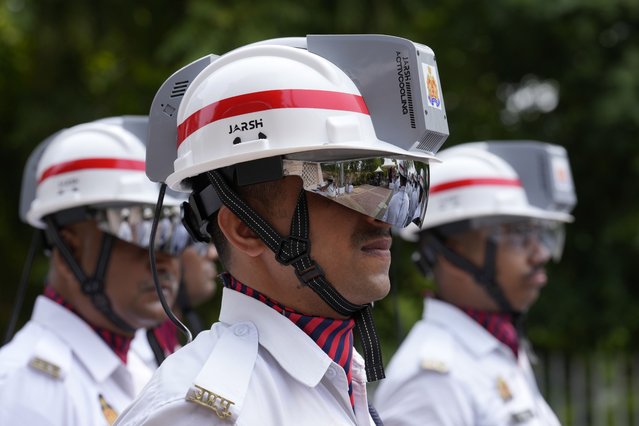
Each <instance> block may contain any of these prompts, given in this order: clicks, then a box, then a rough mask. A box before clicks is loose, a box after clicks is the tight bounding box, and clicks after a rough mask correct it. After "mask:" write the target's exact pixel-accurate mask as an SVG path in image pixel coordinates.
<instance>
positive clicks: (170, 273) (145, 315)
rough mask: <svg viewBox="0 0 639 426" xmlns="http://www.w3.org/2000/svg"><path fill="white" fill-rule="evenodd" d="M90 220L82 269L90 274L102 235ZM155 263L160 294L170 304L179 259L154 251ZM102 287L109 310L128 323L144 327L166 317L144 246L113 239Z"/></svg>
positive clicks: (178, 270) (175, 287)
mask: <svg viewBox="0 0 639 426" xmlns="http://www.w3.org/2000/svg"><path fill="white" fill-rule="evenodd" d="M90 223H91V224H92V226H91V228H90V232H86V233H85V234H84V238H85V240H84V243H83V246H84V247H85V250H86V251H85V254H84V256H83V260H84V261H83V268H84V270H85V271H87V272H88V273H89V274H91V275H92V274H93V271H94V270H95V265H96V262H97V259H98V256H99V253H100V248H101V244H102V236H103V235H104V234H103V233H102V232H101V231H100V230H98V228H97V226H95V223H94V222H90ZM156 263H157V271H158V277H159V279H160V285H161V287H162V290H163V292H164V297H165V298H166V301H167V303H168V304H169V306H173V303H174V302H175V299H176V297H177V290H178V285H179V276H180V266H179V260H178V258H177V257H171V256H169V255H167V254H164V253H160V252H157V253H156ZM104 288H105V292H106V294H107V296H108V298H109V300H110V301H111V306H112V308H113V310H114V311H115V312H116V313H117V314H118V315H119V316H120V317H121V318H122V319H124V320H125V321H126V322H127V323H128V324H130V325H131V326H133V327H135V328H141V327H144V328H148V327H153V326H155V325H157V324H158V323H160V322H162V321H164V320H165V319H166V314H165V313H164V310H163V309H162V304H161V303H160V299H159V297H158V295H157V294H156V291H155V286H154V284H153V278H152V276H151V267H150V262H149V254H148V250H147V249H144V248H141V247H139V246H136V245H134V244H131V243H127V242H125V241H122V240H119V239H117V238H116V239H114V244H113V247H112V251H111V257H110V259H109V264H108V268H107V272H106V277H105V284H104Z"/></svg>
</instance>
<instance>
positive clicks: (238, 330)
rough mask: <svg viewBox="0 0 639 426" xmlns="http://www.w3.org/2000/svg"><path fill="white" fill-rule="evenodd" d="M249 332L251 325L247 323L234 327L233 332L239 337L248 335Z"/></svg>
mask: <svg viewBox="0 0 639 426" xmlns="http://www.w3.org/2000/svg"><path fill="white" fill-rule="evenodd" d="M248 332H249V327H248V325H246V324H241V325H238V326H236V327H233V334H235V335H236V336H238V337H242V336H246V334H247V333H248Z"/></svg>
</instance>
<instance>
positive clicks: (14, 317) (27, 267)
mask: <svg viewBox="0 0 639 426" xmlns="http://www.w3.org/2000/svg"><path fill="white" fill-rule="evenodd" d="M41 239H42V230H40V229H34V230H33V235H32V236H31V244H30V245H29V252H28V254H27V260H26V261H25V262H24V267H23V268H22V276H21V277H20V284H19V285H18V292H17V293H16V300H15V302H14V304H13V311H12V312H11V319H10V320H9V326H8V327H7V332H6V333H5V335H4V341H3V342H2V344H3V345H4V344H6V343H8V342H9V340H11V338H12V337H13V333H14V332H15V329H16V325H17V324H18V317H19V316H20V311H21V309H22V304H23V303H24V296H25V294H26V292H27V287H28V286H29V275H30V274H31V266H32V265H33V259H34V258H35V255H36V251H37V249H38V246H39V245H40V240H41Z"/></svg>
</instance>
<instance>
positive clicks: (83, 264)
mask: <svg viewBox="0 0 639 426" xmlns="http://www.w3.org/2000/svg"><path fill="white" fill-rule="evenodd" d="M147 122H148V119H147V118H146V117H114V118H110V119H108V120H106V121H102V122H92V123H87V124H81V125H78V126H74V127H71V128H69V129H66V130H63V131H60V132H58V133H57V134H55V135H54V136H52V137H51V138H49V139H47V140H46V141H45V142H43V143H42V144H41V145H40V146H39V147H38V148H37V149H36V150H35V151H34V153H33V154H32V156H31V157H30V158H29V161H28V162H27V167H26V168H25V172H24V178H23V187H22V200H21V204H22V206H24V210H22V208H21V217H22V218H23V219H24V220H25V221H27V222H28V223H29V224H31V225H32V226H34V227H36V228H39V229H42V230H43V234H44V235H45V237H46V241H47V245H48V251H49V253H50V262H49V272H48V275H47V279H46V284H45V289H44V294H43V295H41V296H39V297H38V298H37V300H36V303H35V306H34V308H33V314H32V316H31V319H30V321H29V322H28V323H27V324H26V325H25V326H24V327H23V328H22V329H21V330H20V331H19V332H18V333H17V334H16V335H15V337H14V338H13V340H12V341H11V342H10V343H8V344H7V345H6V346H4V347H3V348H2V349H0V424H2V425H17V424H24V425H65V426H68V425H81V426H86V425H107V424H112V423H113V422H114V421H115V417H116V416H117V414H118V413H120V412H121V411H123V410H124V408H125V407H126V406H127V405H128V404H129V403H130V402H131V400H132V399H133V397H134V396H135V395H136V394H137V392H138V391H139V390H140V389H141V388H142V386H143V385H144V384H145V383H146V381H147V380H148V379H149V378H150V377H151V374H152V371H151V370H149V369H148V367H146V366H145V365H144V364H143V363H142V361H141V360H139V359H138V358H137V357H135V356H133V354H130V353H129V351H128V349H129V344H130V342H131V339H132V337H133V335H134V333H135V330H136V329H138V328H143V327H144V328H146V327H152V326H154V325H156V324H158V323H159V322H161V321H162V320H163V319H164V318H165V314H164V311H163V309H162V307H161V304H160V302H159V299H158V296H157V293H156V291H155V286H154V283H153V281H152V279H151V270H150V267H149V261H148V248H147V247H146V246H148V243H147V244H144V246H140V245H139V244H138V241H139V238H138V236H139V233H140V232H141V231H143V230H144V229H145V226H144V225H145V223H146V222H148V221H149V220H150V218H149V217H146V216H145V213H144V212H145V210H146V209H149V208H151V209H152V208H153V205H154V203H155V202H156V201H157V196H158V193H159V191H158V186H157V185H156V184H155V183H153V182H151V181H150V180H149V179H148V178H147V177H146V175H145V173H144V158H145V146H144V143H143V141H142V140H141V138H142V137H144V136H143V135H145V134H146V131H144V128H145V127H146V123H147ZM138 130H139V131H138ZM164 210H165V212H164V215H165V216H166V217H171V218H172V217H174V216H176V215H177V214H179V209H178V206H177V200H174V199H168V200H167V203H166V207H165V208H164ZM125 223H126V224H127V226H126V228H127V232H122V229H123V226H122V225H123V224H125ZM176 224H177V226H181V224H180V222H179V220H178V221H176ZM171 232H172V230H171V229H170V228H167V229H165V230H164V233H165V235H162V236H160V235H158V236H157V241H164V240H166V239H167V238H169V237H170V233H171ZM167 247H169V246H168V245H166V244H165V245H164V246H158V253H157V260H158V263H157V268H158V270H159V273H160V277H161V280H160V285H161V288H162V291H163V292H164V294H165V296H166V299H167V300H169V301H171V303H172V301H173V300H175V297H176V293H177V285H178V279H177V278H178V277H179V273H180V271H179V262H178V259H177V257H176V256H175V255H177V254H178V253H177V252H176V253H168V252H166V251H165V250H168V248H167Z"/></svg>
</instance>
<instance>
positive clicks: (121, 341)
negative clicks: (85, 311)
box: [44, 285, 133, 364]
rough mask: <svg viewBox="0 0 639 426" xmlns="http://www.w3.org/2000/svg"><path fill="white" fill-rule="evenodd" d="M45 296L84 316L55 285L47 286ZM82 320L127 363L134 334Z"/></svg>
mask: <svg viewBox="0 0 639 426" xmlns="http://www.w3.org/2000/svg"><path fill="white" fill-rule="evenodd" d="M44 296H45V297H47V298H49V299H51V300H53V301H54V302H55V303H57V304H58V305H60V306H62V307H64V308H66V309H68V310H69V311H71V312H73V313H74V314H75V315H77V316H78V317H80V318H82V316H81V315H80V314H79V313H78V311H76V310H75V308H74V307H73V306H71V304H70V303H69V302H67V301H66V300H64V298H63V297H62V296H60V294H59V293H58V292H57V291H55V290H54V289H53V287H51V286H48V285H47V286H45V287H44ZM82 320H83V321H84V322H86V323H87V324H88V325H89V326H90V327H91V328H92V329H93V330H94V331H95V332H96V333H98V336H100V338H101V339H102V340H104V343H106V344H107V346H108V347H110V348H111V350H112V351H113V352H114V353H115V354H116V355H117V356H118V358H120V359H121V360H122V362H123V363H124V364H126V360H127V354H128V353H129V347H130V346H131V340H133V336H126V335H124V334H118V333H115V332H113V331H110V330H107V329H106V328H102V327H97V326H95V325H93V324H91V323H90V322H88V321H86V320H85V319H84V318H82Z"/></svg>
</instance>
